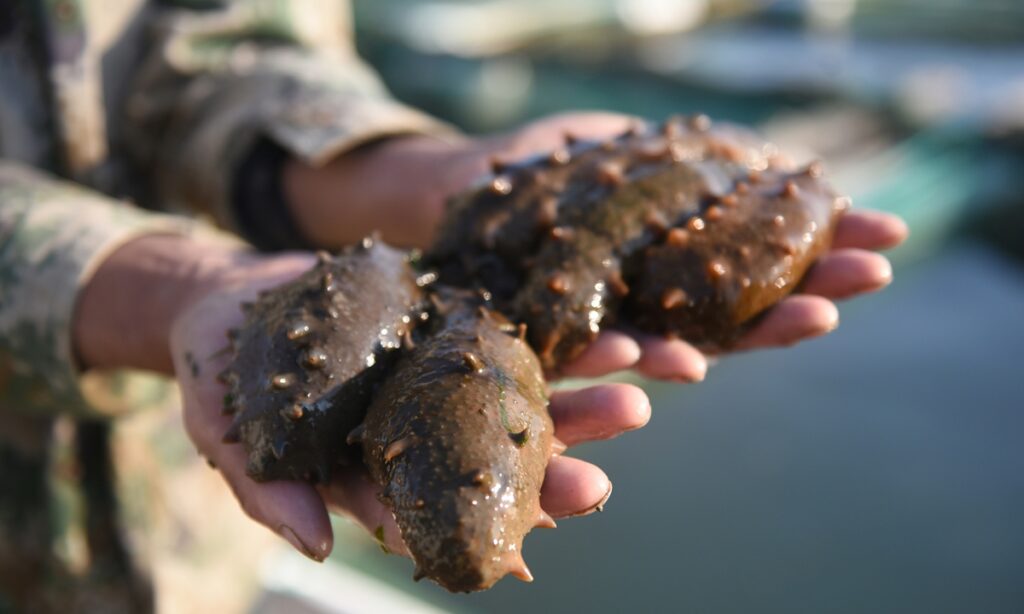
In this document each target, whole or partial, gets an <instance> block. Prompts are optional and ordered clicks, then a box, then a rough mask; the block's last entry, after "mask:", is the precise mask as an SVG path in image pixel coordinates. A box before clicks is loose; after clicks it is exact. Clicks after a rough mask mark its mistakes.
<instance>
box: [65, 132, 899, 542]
mask: <svg viewBox="0 0 1024 614" xmlns="http://www.w3.org/2000/svg"><path fill="white" fill-rule="evenodd" d="M631 121H633V119H632V118H629V117H625V116H620V115H610V114H598V113H587V114H574V115H563V116H558V117H553V118H549V119H546V120H542V121H539V122H535V123H533V124H530V125H528V126H526V127H524V128H522V129H520V130H517V131H515V132H513V133H510V134H507V135H500V136H493V137H485V138H479V139H466V138H459V139H449V140H438V139H434V138H428V137H397V138H393V139H390V140H388V141H385V142H382V143H380V144H376V145H373V146H370V147H367V148H364V149H362V150H359V151H356V152H352V153H349V154H347V155H343V156H341V157H339V158H338V159H336V160H334V161H332V162H330V163H328V164H327V165H325V166H321V167H318V168H313V167H310V166H308V165H305V164H303V163H301V162H298V161H295V162H292V163H290V164H289V165H288V166H287V168H286V169H285V177H284V179H285V185H286V192H287V196H288V199H289V202H290V205H291V207H292V211H293V215H294V217H295V219H296V222H297V224H298V226H299V227H300V229H301V230H302V231H303V232H304V233H305V234H306V236H307V237H308V238H309V239H310V240H311V241H313V242H314V243H316V244H318V245H320V246H323V247H328V248H330V247H337V246H339V245H342V244H345V243H348V242H351V241H354V240H356V239H359V238H361V237H362V236H363V235H365V234H367V233H368V232H370V231H372V230H375V229H376V230H379V231H380V232H381V233H382V236H383V238H384V239H385V240H387V241H389V242H392V243H395V244H399V245H406V246H423V245H425V244H427V243H429V241H430V239H431V237H432V236H433V232H434V230H435V229H436V227H437V224H438V222H439V219H440V217H441V213H442V211H443V205H444V202H445V199H446V198H447V196H448V195H450V194H452V193H453V192H456V191H458V190H459V189H462V188H464V187H466V186H467V185H468V184H470V183H471V182H472V181H474V180H475V179H476V178H477V177H478V176H480V175H481V174H482V173H484V172H487V171H488V169H489V168H490V164H491V160H492V159H494V158H498V159H509V160H511V159H516V158H519V157H522V156H524V155H527V154H531V153H537V152H542V151H546V150H550V149H552V148H553V147H555V146H556V145H558V144H560V143H561V142H562V141H563V139H564V136H565V134H567V133H570V134H573V135H575V136H578V137H582V138H588V137H593V138H600V137H606V136H611V135H615V134H618V133H620V132H622V131H623V130H624V129H625V128H626V127H628V125H629V123H630V122H631ZM906 234H907V229H906V226H905V224H904V223H903V222H902V221H901V220H900V219H899V218H897V217H894V216H892V215H888V214H884V213H880V212H873V211H859V210H856V209H854V210H853V211H852V212H851V213H849V214H847V215H846V216H845V217H844V218H843V219H842V221H841V222H840V224H839V226H838V228H837V232H836V237H835V242H834V246H833V249H832V251H830V252H829V253H828V254H826V255H825V256H823V257H822V258H821V259H820V260H819V261H818V263H817V264H816V265H815V266H814V267H813V269H812V270H811V271H810V273H809V274H808V275H807V277H806V279H805V282H804V284H803V286H802V287H801V289H800V291H799V293H798V294H795V295H792V296H790V297H789V298H786V299H785V300H783V301H782V302H781V303H780V304H778V305H777V306H776V307H774V308H773V309H772V311H771V312H770V313H769V314H768V315H767V317H765V318H764V320H763V321H762V322H761V323H760V324H759V325H758V326H757V327H756V328H754V329H753V330H751V331H750V332H749V333H748V334H747V336H746V337H745V338H744V339H743V341H742V343H741V344H740V348H741V349H743V350H751V349H758V348H766V347H776V346H788V345H792V344H794V343H797V342H799V341H801V340H804V339H809V338H812V337H816V336H819V335H822V334H824V333H827V332H829V331H831V330H833V329H834V328H835V327H836V326H837V325H838V321H839V316H838V310H837V308H836V306H835V304H834V303H833V301H834V300H838V299H845V298H849V297H852V296H856V295H858V294H862V293H866V292H872V291H875V290H878V289H881V288H883V287H885V286H886V285H888V284H889V283H890V281H891V279H892V269H891V267H890V265H889V262H888V260H886V258H885V257H884V256H882V255H880V254H878V253H876V252H877V251H878V250H884V249H887V248H890V247H894V246H896V245H898V244H899V243H900V242H902V241H903V239H904V238H905V237H906ZM312 262H313V256H312V255H311V254H308V253H289V254H283V255H275V256H261V255H256V254H252V253H249V252H245V251H242V250H240V249H239V247H237V246H234V245H227V244H223V243H214V242H202V241H198V240H196V239H189V238H183V237H171V236H148V237H143V238H140V239H137V240H135V241H132V242H131V243H128V244H126V245H125V246H123V247H122V248H120V249H119V250H117V251H115V252H114V253H113V254H112V255H111V256H110V257H109V258H108V259H107V260H106V261H105V262H104V263H103V265H102V266H101V267H100V268H99V269H98V271H97V273H96V274H95V275H94V276H93V278H92V280H91V281H90V283H89V284H88V285H87V287H86V289H85V290H84V291H83V294H82V296H81V299H80V303H79V307H78V311H77V318H76V323H75V347H76V349H77V352H78V355H79V358H80V360H81V362H82V363H83V366H87V367H97V368H102V367H119V366H131V367H137V368H148V369H153V370H157V371H162V372H166V373H171V372H173V373H175V374H176V375H177V379H178V381H179V383H180V385H181V389H182V394H183V401H184V422H185V427H186V430H187V432H188V434H189V436H190V437H191V439H192V440H193V442H194V443H195V445H196V447H197V449H198V451H199V453H200V454H202V455H203V456H205V457H207V458H208V459H209V460H210V461H211V462H212V463H213V464H214V465H215V466H216V468H217V469H218V470H219V471H220V472H221V473H222V475H223V476H224V478H225V480H226V481H227V482H228V484H229V486H230V487H231V489H232V491H233V492H234V494H235V496H236V497H237V498H238V500H239V502H240V503H241V505H242V508H243V509H244V510H245V512H246V513H247V514H248V515H249V516H250V517H252V518H253V519H254V520H256V521H257V522H259V523H261V524H263V525H265V526H267V527H268V528H270V529H271V530H272V531H274V532H276V533H278V534H280V535H281V536H282V537H284V538H285V539H287V540H288V541H289V542H290V543H291V544H292V545H293V546H295V547H296V548H297V549H298V550H299V551H300V552H302V553H303V554H306V555H307V556H309V557H311V558H313V559H316V560H322V559H323V558H324V557H326V556H327V555H328V554H329V553H330V551H331V549H332V547H333V538H332V534H331V528H330V523H329V521H328V512H329V511H334V512H338V513H342V514H345V515H348V516H350V517H352V518H354V519H355V520H356V521H357V522H359V523H360V524H361V525H362V526H364V527H365V528H366V529H367V530H368V531H370V532H371V533H378V534H379V532H378V528H379V527H383V539H384V542H385V545H386V546H387V547H388V548H389V549H390V550H391V551H393V552H397V553H405V548H404V546H403V544H402V542H401V539H400V536H399V534H398V529H397V527H396V526H395V524H394V520H393V519H392V516H391V513H390V512H389V511H388V510H387V509H386V508H385V507H384V506H383V505H381V504H380V503H379V502H378V500H377V498H376V496H375V494H376V486H374V485H373V484H372V483H371V482H370V481H369V480H368V478H367V477H366V476H365V474H364V473H362V472H360V471H350V472H348V473H343V474H342V475H340V476H338V478H337V479H336V480H335V481H334V482H332V483H331V484H330V485H328V486H325V487H321V488H314V487H313V486H310V485H308V484H303V483H298V482H271V483H262V484H261V483H256V482H254V481H252V480H251V479H249V478H248V477H247V476H246V475H245V452H244V450H243V449H242V448H241V446H238V445H226V444H223V443H222V442H221V437H222V435H223V433H224V431H225V430H226V428H227V424H228V423H229V422H230V418H229V417H227V416H224V415H222V414H221V404H222V399H223V395H224V392H225V389H224V387H223V385H221V384H219V383H217V382H216V381H215V375H216V373H218V372H219V371H220V369H221V368H223V366H224V365H225V361H226V359H227V358H226V356H224V354H223V353H221V350H222V349H223V347H224V345H225V337H224V335H225V331H226V330H227V329H228V328H230V327H232V326H237V325H238V324H239V323H240V322H241V319H242V314H241V312H240V310H239V308H238V305H239V303H240V302H241V301H243V300H252V299H253V298H254V297H255V296H256V294H257V292H259V291H260V290H262V289H265V288H269V287H273V286H275V285H278V284H280V283H282V282H284V281H287V280H289V279H291V278H293V277H295V276H296V275H298V274H299V273H301V272H302V271H304V270H305V269H307V268H308V267H310V266H311V265H312ZM123 288H132V292H131V297H132V298H131V300H127V299H125V298H124V297H125V296H127V293H124V292H121V289H123ZM124 322H137V323H138V326H137V327H133V328H134V329H135V331H136V334H133V335H131V336H126V335H125V334H124ZM187 357H191V359H189V358H187ZM194 366H197V367H198V374H196V375H194V374H193V373H194V369H193V367H194ZM707 368H708V358H707V357H706V356H704V355H703V354H701V353H700V352H699V351H697V350H696V349H695V348H693V347H692V346H690V345H688V344H687V343H685V342H684V341H680V340H665V339H660V338H654V337H649V336H643V335H635V334H630V333H629V332H628V331H617V330H609V331H605V332H603V333H602V334H601V336H600V337H599V338H598V340H597V341H596V342H595V343H594V344H593V345H591V346H590V347H589V348H588V349H587V350H586V351H585V353H584V354H583V355H582V356H581V357H580V358H579V359H578V360H576V361H575V362H574V363H573V364H572V365H569V366H568V367H566V368H565V374H567V375H571V376H576V377H592V376H599V375H603V374H607V373H610V372H614V371H619V370H623V369H633V370H635V371H637V372H638V373H640V374H642V375H644V376H647V377H651V378H655V379H662V380H670V381H679V382H695V381H700V380H702V379H703V378H704V376H705V373H706V371H707ZM550 411H551V414H552V417H553V419H554V423H555V427H556V436H557V437H558V439H560V440H561V441H562V442H564V443H565V444H566V445H568V446H569V447H570V448H571V447H572V446H575V445H578V444H580V443H584V442H587V441H594V440H601V439H609V438H612V437H615V436H618V435H619V434H621V433H623V432H626V431H629V430H633V429H636V428H639V427H641V426H643V425H644V424H645V423H646V422H647V421H648V419H649V418H650V403H649V401H648V399H647V397H646V395H645V394H644V392H643V391H642V390H641V389H639V388H637V387H635V386H631V385H626V384H606V385H600V386H594V387H590V388H585V389H581V390H575V391H561V392H557V393H555V395H554V396H553V397H552V399H551V407H550ZM610 492H611V482H610V481H609V479H608V477H607V475H605V473H604V472H603V471H602V470H601V469H600V468H598V467H596V466H594V465H592V464H590V463H586V462H584V461H580V460H577V459H573V458H571V457H568V456H565V455H559V456H557V457H554V458H552V460H551V463H550V464H549V466H548V470H547V474H546V478H545V482H544V487H543V491H542V493H541V505H542V507H543V508H544V509H545V510H546V511H547V512H548V513H549V514H550V515H551V516H553V517H555V518H564V517H568V516H576V515H581V514H587V513H590V512H592V511H593V510H595V509H597V508H598V507H600V506H601V505H603V503H604V502H605V501H606V500H607V498H608V496H609V494H610Z"/></svg>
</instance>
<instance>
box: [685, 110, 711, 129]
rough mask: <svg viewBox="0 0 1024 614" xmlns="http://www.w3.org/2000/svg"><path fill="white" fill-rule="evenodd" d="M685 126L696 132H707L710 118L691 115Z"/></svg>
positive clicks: (709, 127) (699, 114)
mask: <svg viewBox="0 0 1024 614" xmlns="http://www.w3.org/2000/svg"><path fill="white" fill-rule="evenodd" d="M687 125H688V126H689V127H690V128H691V129H693V130H696V131H697V132H707V131H708V130H710V129H711V118H710V117H708V116H707V115H704V114H703V113H698V114H696V115H692V116H691V117H690V119H689V121H688V122H687Z"/></svg>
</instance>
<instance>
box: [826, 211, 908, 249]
mask: <svg viewBox="0 0 1024 614" xmlns="http://www.w3.org/2000/svg"><path fill="white" fill-rule="evenodd" d="M909 233H910V230H909V229H908V228H907V223H906V222H904V221H903V219H902V218H900V217H899V216H896V215H892V214H891V213H883V212H881V211H870V210H863V211H862V210H854V211H851V212H849V213H847V214H846V215H844V216H843V217H842V218H840V220H839V223H838V224H837V225H836V235H835V238H834V239H833V240H832V247H833V249H841V248H844V247H859V248H861V249H876V250H877V249H889V248H890V247H896V246H897V245H899V244H900V243H902V242H903V241H904V240H906V238H907V235H908V234H909Z"/></svg>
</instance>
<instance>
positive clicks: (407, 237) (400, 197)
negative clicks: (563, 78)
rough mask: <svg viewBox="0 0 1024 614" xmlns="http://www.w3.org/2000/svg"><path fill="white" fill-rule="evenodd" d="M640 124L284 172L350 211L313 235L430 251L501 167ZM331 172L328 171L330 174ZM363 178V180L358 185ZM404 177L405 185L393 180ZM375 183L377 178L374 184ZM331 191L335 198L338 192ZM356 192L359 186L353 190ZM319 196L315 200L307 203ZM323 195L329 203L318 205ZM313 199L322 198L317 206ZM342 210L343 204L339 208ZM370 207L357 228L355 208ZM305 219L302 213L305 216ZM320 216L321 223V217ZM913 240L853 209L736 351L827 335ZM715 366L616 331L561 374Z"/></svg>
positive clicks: (405, 151) (691, 374) (679, 372)
mask: <svg viewBox="0 0 1024 614" xmlns="http://www.w3.org/2000/svg"><path fill="white" fill-rule="evenodd" d="M636 121H637V118H634V117H630V116H626V115H621V114H614V113H596V112H590V113H568V114H564V115H556V116H553V117H548V118H545V119H542V120H539V121H535V122H532V123H530V124H527V125H526V126H523V127H522V128H519V129H518V130H515V131H513V132H510V133H507V134H501V135H496V136H487V137H477V138H473V139H466V140H462V141H458V142H454V143H452V142H447V143H446V142H442V141H439V140H436V139H432V138H426V137H405V138H397V139H393V140H392V141H386V142H384V143H382V144H380V145H378V146H377V147H375V148H373V149H370V150H369V151H367V152H364V153H363V154H358V155H355V156H350V157H349V156H343V157H342V158H340V159H339V160H338V161H337V164H338V167H337V168H336V169H335V170H337V171H338V172H337V173H334V174H333V177H334V179H335V181H334V182H333V183H326V184H325V182H324V176H325V175H324V174H323V173H318V172H317V171H316V170H314V169H309V168H304V169H303V168H300V167H295V168H292V169H291V172H290V173H286V179H289V181H290V184H291V185H292V186H293V190H292V200H294V201H302V202H304V203H306V204H307V205H309V206H307V207H302V206H300V213H301V211H307V212H308V211H310V210H313V211H315V212H316V213H319V214H323V213H324V212H325V210H330V209H331V207H332V206H333V205H332V204H331V201H330V200H327V201H324V200H322V199H323V197H324V196H323V195H325V194H332V193H333V194H340V195H342V196H337V197H336V198H337V199H339V202H342V203H344V210H343V211H341V210H339V211H336V214H337V215H340V216H343V219H344V223H341V222H340V221H338V222H332V221H331V219H330V216H328V217H327V218H326V219H323V220H322V221H321V222H320V223H318V224H316V225H315V227H310V231H311V232H319V233H321V234H319V235H316V236H315V237H314V238H316V239H319V240H320V241H322V242H324V243H326V244H328V245H330V244H331V242H332V239H339V238H345V237H337V236H334V235H332V234H331V233H332V232H333V231H334V229H338V228H341V229H344V230H345V231H347V232H349V233H353V234H352V236H351V237H347V239H348V240H356V239H358V238H359V236H358V235H359V233H365V232H366V231H367V230H369V229H379V230H381V231H382V233H383V236H384V238H385V239H386V240H388V241H391V242H394V243H398V244H405V245H416V246H420V247H423V246H427V245H429V243H430V241H431V240H432V238H433V235H434V233H435V231H436V227H437V225H438V224H439V223H440V220H441V217H442V215H443V211H444V203H445V201H446V199H447V198H448V197H449V196H451V195H452V194H455V193H457V192H459V191H460V190H463V189H465V188H466V187H468V186H469V185H471V184H472V183H473V182H474V181H476V180H478V179H479V178H480V177H481V176H483V175H485V174H486V173H490V172H491V168H492V162H493V161H513V160H518V159H521V158H523V157H526V156H530V155H534V154H538V153H544V152H548V151H551V150H553V149H555V148H557V147H560V146H562V145H563V144H564V142H565V138H566V136H567V135H572V136H575V137H578V138H585V139H602V138H609V137H612V136H615V135H619V134H621V133H622V132H624V131H625V130H626V129H628V128H629V127H630V126H631V125H633V124H634V123H635V122H636ZM328 175H330V173H328ZM356 175H358V177H359V181H355V180H354V179H353V177H354V176H356ZM396 176H401V177H402V178H403V180H402V181H400V182H396V181H395V180H394V178H395V177H396ZM375 178H376V179H375ZM332 189H333V192H332ZM353 190H357V191H358V192H357V193H354V192H353ZM310 192H312V197H311V198H303V194H304V193H310ZM373 195H376V199H375V200H376V201H377V202H376V204H375V205H374V206H365V207H361V206H359V205H358V203H359V202H360V199H361V198H372V197H373ZM317 197H319V198H320V199H321V200H317ZM314 201H315V202H314ZM335 209H337V208H335ZM353 209H354V210H356V211H365V212H367V213H366V214H365V215H361V216H357V217H358V222H359V223H362V224H363V225H364V226H365V228H363V227H361V226H360V224H359V223H357V222H354V221H353V218H352V216H351V214H352V211H353ZM300 217H301V215H300ZM318 219H319V218H318ZM906 236H907V227H906V224H904V222H903V220H901V219H900V218H899V217H896V216H894V215H890V214H887V213H881V212H878V211H866V210H865V211H859V210H856V209H854V210H853V211H851V212H849V213H847V214H846V215H845V216H844V217H843V218H842V220H841V221H840V222H839V224H838V227H837V229H836V235H835V241H834V243H833V246H832V249H831V251H830V252H828V253H827V254H825V255H824V256H823V257H821V258H820V259H819V261H818V262H817V263H816V264H815V265H814V267H813V268H812V269H811V271H810V272H809V273H808V275H807V276H806V278H805V280H804V283H803V284H802V286H801V287H800V288H799V290H798V293H797V294H794V295H792V296H790V297H788V298H786V299H785V300H783V301H781V302H780V303H779V304H778V305H776V306H775V307H774V308H772V310H771V311H770V312H769V313H768V314H767V315H766V317H765V318H764V319H763V320H762V321H761V322H760V323H759V325H758V326H756V327H755V328H754V329H752V330H751V331H750V332H749V334H747V335H746V337H745V338H743V339H742V340H741V342H740V344H739V346H738V347H737V350H752V349H757V348H768V347H779V346H789V345H793V344H795V343H797V342H799V341H802V340H805V339H810V338H813V337H817V336H820V335H823V334H825V333H828V332H829V331H831V330H833V329H835V328H836V326H838V324H839V311H838V309H837V307H836V305H835V303H834V301H837V300H840V299H847V298H851V297H854V296H857V295H860V294H864V293H867V292H873V291H876V290H879V289H881V288H883V287H885V286H886V285H888V284H889V283H890V282H891V281H892V267H891V266H890V264H889V261H888V260H887V259H886V258H885V257H884V256H882V255H881V254H879V253H877V252H878V251H879V250H885V249H888V248H892V247H895V246H897V245H899V244H900V243H901V242H902V241H903V240H904V239H905V238H906ZM707 366H708V360H707V357H705V355H704V354H702V353H701V352H699V351H698V350H697V349H696V348H694V347H693V346H691V345H689V344H687V343H686V342H684V341H680V340H666V339H662V338H658V337H653V336H648V335H641V334H635V333H629V332H624V331H616V330H610V331H606V332H604V333H602V334H601V336H600V337H598V339H597V341H596V342H595V343H594V344H592V345H591V346H590V347H589V348H588V349H587V350H586V351H585V353H584V354H583V355H582V356H580V358H579V359H578V360H576V361H574V363H573V364H572V365H567V366H566V367H564V369H563V371H562V374H563V375H567V376H575V377H592V376H599V375H603V374H607V373H610V372H613V371H619V370H622V369H634V370H636V371H637V372H639V373H640V374H642V375H644V376H647V377H651V378H656V379H663V380H673V381H682V382H693V381H700V380H701V379H703V378H704V375H705V372H706V371H707Z"/></svg>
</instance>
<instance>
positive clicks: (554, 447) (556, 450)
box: [551, 437, 569, 456]
mask: <svg viewBox="0 0 1024 614" xmlns="http://www.w3.org/2000/svg"><path fill="white" fill-rule="evenodd" d="M568 449H569V446H567V445H565V443H564V442H563V441H562V440H561V439H559V438H557V437H552V438H551V453H552V454H554V455H556V456H557V455H559V454H562V453H563V452H565V451H566V450H568Z"/></svg>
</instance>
